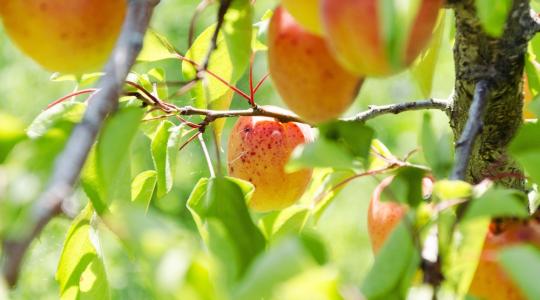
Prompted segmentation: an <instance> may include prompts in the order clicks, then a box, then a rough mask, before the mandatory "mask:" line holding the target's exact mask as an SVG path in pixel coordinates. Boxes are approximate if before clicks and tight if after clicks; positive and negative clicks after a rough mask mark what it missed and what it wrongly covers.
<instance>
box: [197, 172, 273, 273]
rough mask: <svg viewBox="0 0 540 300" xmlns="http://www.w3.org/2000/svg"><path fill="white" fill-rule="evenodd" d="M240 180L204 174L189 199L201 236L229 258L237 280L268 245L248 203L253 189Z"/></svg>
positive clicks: (215, 249) (226, 259)
mask: <svg viewBox="0 0 540 300" xmlns="http://www.w3.org/2000/svg"><path fill="white" fill-rule="evenodd" d="M236 182H237V181H235V180H231V179H229V178H224V177H215V178H210V179H207V178H203V179H201V180H199V182H198V183H197V185H196V186H195V188H194V189H193V191H192V193H191V195H190V197H189V200H188V202H187V206H188V209H189V210H190V212H191V214H192V215H193V218H194V219H195V221H196V223H197V226H198V228H199V232H200V233H201V236H203V238H204V239H205V242H206V244H207V245H208V247H209V248H210V249H211V250H212V252H213V253H214V254H215V255H217V256H218V257H220V258H221V259H225V260H222V262H223V263H224V265H226V266H227V269H228V271H229V277H230V278H232V279H233V280H236V279H239V278H240V277H241V275H243V274H244V273H245V271H246V270H247V268H248V267H249V265H250V263H251V262H252V261H253V259H254V258H255V257H256V256H257V255H258V254H259V253H261V252H262V250H263V249H264V246H265V240H264V237H263V235H262V233H261V232H260V231H259V229H258V228H257V226H255V224H253V221H252V220H251V217H250V215H249V212H248V209H247V206H246V202H247V200H248V199H247V195H249V194H251V189H246V188H247V187H248V186H247V185H244V187H242V186H240V185H238V184H237V183H236ZM224 250H225V252H228V253H224Z"/></svg>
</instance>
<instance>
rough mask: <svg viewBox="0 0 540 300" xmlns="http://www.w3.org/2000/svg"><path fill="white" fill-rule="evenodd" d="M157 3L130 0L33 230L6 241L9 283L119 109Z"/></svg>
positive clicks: (35, 210)
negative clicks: (113, 113)
mask: <svg viewBox="0 0 540 300" xmlns="http://www.w3.org/2000/svg"><path fill="white" fill-rule="evenodd" d="M158 3H159V0H130V2H129V6H128V12H127V16H126V20H125V22H124V27H123V29H122V33H121V35H120V37H119V40H118V43H117V45H116V48H115V49H114V51H113V53H112V55H111V57H110V58H109V61H108V63H107V65H106V66H105V75H104V76H103V77H102V78H101V80H100V81H99V83H98V85H97V87H98V90H99V91H98V92H96V94H95V95H94V98H93V101H91V102H90V103H89V104H88V108H87V110H86V112H85V114H84V117H83V120H82V121H81V123H80V124H78V125H77V126H76V127H75V128H74V130H73V132H72V134H71V136H70V138H69V140H68V141H67V144H66V146H65V148H64V151H63V152H62V153H61V154H60V155H59V156H58V158H57V161H56V164H55V167H54V171H53V174H52V176H51V180H50V182H49V184H48V186H47V189H46V190H45V192H44V193H43V194H42V195H41V196H40V198H39V199H38V200H37V202H36V204H35V206H34V207H33V210H32V219H31V220H28V222H32V224H31V226H30V228H31V229H30V230H29V231H28V232H27V233H25V234H23V235H21V236H19V237H17V238H16V239H13V240H6V241H5V242H4V245H3V247H4V258H3V267H2V272H3V275H4V277H5V278H6V281H7V282H8V284H9V285H10V286H14V285H15V284H16V282H17V278H18V276H19V272H20V268H21V263H22V261H23V258H24V255H25V253H26V251H27V250H28V247H29V246H30V244H31V243H32V241H33V240H34V239H35V238H36V237H37V236H38V235H39V234H40V233H41V231H42V230H43V228H44V227H45V225H46V224H47V223H48V222H49V221H50V220H51V219H52V218H53V217H54V216H56V215H58V214H59V213H60V212H61V210H62V208H61V207H62V202H63V200H64V199H65V198H66V197H68V196H69V195H70V194H71V193H72V190H73V186H74V185H75V184H76V182H77V180H78V178H79V175H80V172H81V169H82V167H83V165H84V162H85V161H86V158H87V157H88V153H89V151H90V149H91V147H92V145H93V144H94V142H95V140H96V137H97V135H98V132H99V130H100V129H101V127H102V125H103V123H104V120H105V119H106V117H107V116H108V115H109V114H110V113H112V112H113V111H114V110H115V109H116V108H117V106H118V98H119V96H120V94H121V92H122V88H123V86H124V80H125V79H126V76H127V74H128V73H129V71H130V69H131V67H132V66H133V64H134V62H135V59H136V57H137V55H138V54H139V52H140V49H141V47H142V42H143V37H144V34H145V32H146V29H147V27H148V23H149V21H150V17H151V15H152V11H153V8H154V7H155V6H156V5H157V4H158Z"/></svg>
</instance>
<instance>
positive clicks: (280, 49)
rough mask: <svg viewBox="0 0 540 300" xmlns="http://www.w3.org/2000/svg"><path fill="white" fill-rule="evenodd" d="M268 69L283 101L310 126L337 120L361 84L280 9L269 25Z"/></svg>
mask: <svg viewBox="0 0 540 300" xmlns="http://www.w3.org/2000/svg"><path fill="white" fill-rule="evenodd" d="M268 65H269V69H270V76H271V78H272V81H273V82H274V85H275V87H276V89H277V91H278V92H279V94H280V96H281V97H282V99H283V101H284V102H285V103H286V104H287V106H288V107H289V108H290V109H291V110H293V111H294V112H295V113H296V114H298V115H299V116H300V117H302V118H303V119H304V120H306V121H308V122H310V123H320V122H324V121H328V120H330V119H333V118H336V117H338V116H340V115H341V114H342V113H343V112H344V111H345V110H347V108H348V107H349V106H350V105H351V103H352V102H353V101H354V99H355V97H356V95H357V93H358V89H359V87H360V85H361V83H362V80H360V79H359V78H358V77H357V76H355V75H352V74H351V73H349V72H348V71H346V70H345V69H343V68H342V67H341V66H340V65H339V64H338V62H337V61H336V60H335V59H334V58H333V57H332V55H331V53H330V51H329V50H328V47H327V46H326V44H325V42H324V40H323V39H322V38H321V37H318V36H316V35H314V34H311V33H309V32H307V31H306V30H304V29H302V27H300V26H299V25H298V23H297V22H296V21H295V20H294V19H293V17H292V16H291V15H290V14H289V13H288V12H287V11H286V10H285V9H283V8H281V7H278V8H277V9H276V11H275V12H274V15H273V17H272V19H271V21H270V29H269V33H268Z"/></svg>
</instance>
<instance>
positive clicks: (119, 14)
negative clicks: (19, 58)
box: [0, 0, 127, 74]
mask: <svg viewBox="0 0 540 300" xmlns="http://www.w3.org/2000/svg"><path fill="white" fill-rule="evenodd" d="M126 8H127V1H126V0H3V1H0V16H1V17H2V22H3V23H4V28H5V31H6V32H7V34H8V35H9V36H10V37H11V39H12V40H13V42H14V43H15V44H16V45H17V46H18V47H19V48H20V49H21V51H22V52H24V53H25V54H26V55H28V56H29V57H31V58H32V59H33V60H35V61H36V62H37V63H38V64H40V65H41V66H43V67H44V68H46V69H48V70H50V71H57V72H63V73H74V74H80V73H84V72H92V71H98V70H100V68H101V67H102V66H103V64H104V63H105V61H106V60H107V58H108V56H109V54H110V52H111V51H112V49H113V47H114V45H115V42H116V40H117V38H118V35H119V33H120V30H121V27H122V23H123V21H124V17H125V14H126Z"/></svg>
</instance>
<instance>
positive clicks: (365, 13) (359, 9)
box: [321, 0, 443, 76]
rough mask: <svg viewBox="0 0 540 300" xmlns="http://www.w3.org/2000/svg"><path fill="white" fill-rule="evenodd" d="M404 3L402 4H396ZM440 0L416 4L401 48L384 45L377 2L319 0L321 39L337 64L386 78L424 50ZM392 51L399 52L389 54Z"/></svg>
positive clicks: (429, 0)
mask: <svg viewBox="0 0 540 300" xmlns="http://www.w3.org/2000/svg"><path fill="white" fill-rule="evenodd" d="M400 2H403V3H406V1H400ZM442 4H443V1H442V0H420V3H419V8H418V12H417V13H416V16H415V18H414V20H413V21H412V26H411V28H410V30H408V32H404V33H403V34H405V35H406V36H405V40H404V41H403V43H402V45H397V46H396V45H386V43H387V41H385V35H384V33H383V30H384V28H383V26H382V25H383V20H381V11H380V9H381V7H382V5H381V1H379V0H321V13H322V20H323V27H324V29H325V30H324V31H325V37H326V39H327V41H328V43H329V45H330V48H331V49H332V50H333V51H334V53H335V55H336V57H337V58H338V60H339V61H340V62H341V63H342V64H343V66H344V67H346V68H347V69H348V70H349V71H351V72H353V73H354V74H357V75H365V76H387V75H391V74H394V73H396V72H399V71H401V70H403V69H404V68H406V67H407V66H408V65H409V64H411V63H412V62H413V61H414V60H415V59H416V57H417V56H418V55H419V54H420V53H421V52H422V50H423V49H424V48H425V46H427V44H428V43H429V40H430V38H431V34H432V31H433V28H434V26H435V23H436V21H437V16H438V13H439V9H440V8H441V7H442ZM392 47H399V49H395V50H394V52H395V53H394V54H391V53H392V51H389V49H390V48H392Z"/></svg>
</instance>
